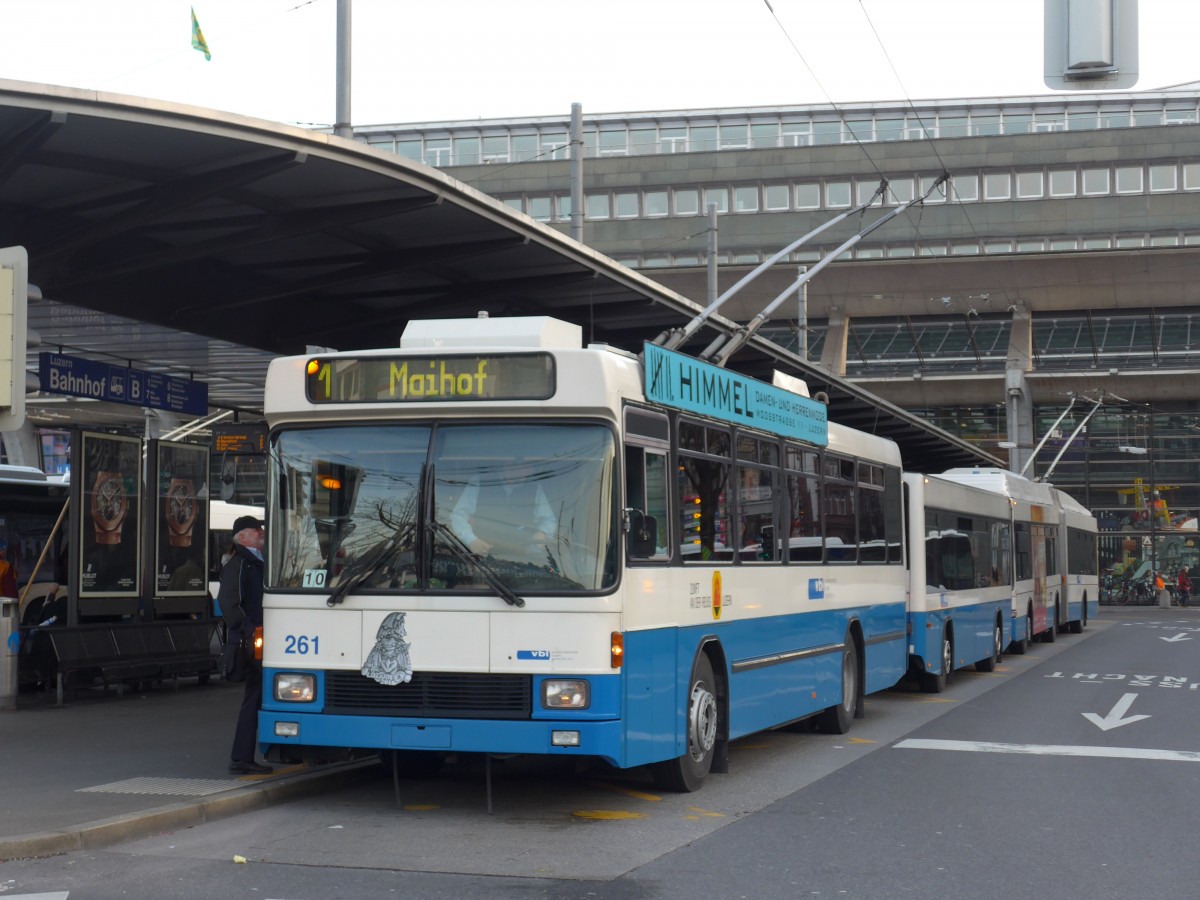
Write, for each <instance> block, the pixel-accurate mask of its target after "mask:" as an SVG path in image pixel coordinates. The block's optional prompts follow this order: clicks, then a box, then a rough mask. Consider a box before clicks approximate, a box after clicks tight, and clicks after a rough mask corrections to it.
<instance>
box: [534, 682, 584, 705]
mask: <svg viewBox="0 0 1200 900" xmlns="http://www.w3.org/2000/svg"><path fill="white" fill-rule="evenodd" d="M590 700H591V698H590V697H589V695H588V683H587V682H586V681H585V680H583V679H582V678H572V679H569V680H568V679H549V678H548V679H546V680H545V681H543V682H542V709H587V708H588V703H589V702H590Z"/></svg>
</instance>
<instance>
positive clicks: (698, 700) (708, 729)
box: [652, 654, 720, 793]
mask: <svg viewBox="0 0 1200 900" xmlns="http://www.w3.org/2000/svg"><path fill="white" fill-rule="evenodd" d="M715 688H716V679H715V678H714V677H713V668H712V663H711V662H710V661H709V659H708V657H707V656H705V655H704V654H701V655H700V658H699V659H697V660H696V665H695V667H694V668H693V669H692V678H691V689H690V690H689V691H688V700H687V709H686V710H685V714H686V723H687V724H686V727H687V748H686V750H685V751H684V753H683V755H681V756H679V757H677V758H675V759H668V760H664V761H663V762H659V763H655V764H654V766H653V769H652V771H653V774H654V783H655V784H656V785H658V787H660V788H662V789H663V790H665V791H675V792H677V793H687V792H690V791H696V790H699V789H700V786H701V785H703V784H704V779H705V778H706V777H708V773H709V770H710V769H711V768H712V764H713V752H714V748H715V747H716V744H717V724H718V719H719V716H720V705H719V704H718V703H717V695H716V689H715Z"/></svg>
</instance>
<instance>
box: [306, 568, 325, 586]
mask: <svg viewBox="0 0 1200 900" xmlns="http://www.w3.org/2000/svg"><path fill="white" fill-rule="evenodd" d="M304 587H306V588H323V587H325V570H324V569H305V570H304Z"/></svg>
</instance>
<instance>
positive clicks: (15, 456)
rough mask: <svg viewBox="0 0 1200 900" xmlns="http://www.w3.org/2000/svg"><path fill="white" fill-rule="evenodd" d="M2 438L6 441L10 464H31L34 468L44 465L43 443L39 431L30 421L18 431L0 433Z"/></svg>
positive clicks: (5, 448)
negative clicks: (38, 434)
mask: <svg viewBox="0 0 1200 900" xmlns="http://www.w3.org/2000/svg"><path fill="white" fill-rule="evenodd" d="M0 440H3V441H4V451H5V453H7V454H8V463H9V465H12V466H30V467H32V468H34V469H40V468H41V467H42V445H41V442H40V441H39V440H38V436H37V431H36V430H35V429H34V427H33V425H31V424H30V423H29V422H26V423H25V424H24V425H22V426H21V427H20V428H19V429H17V430H16V431H6V432H4V433H3V434H0Z"/></svg>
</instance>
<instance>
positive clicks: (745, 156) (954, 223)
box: [356, 85, 1200, 577]
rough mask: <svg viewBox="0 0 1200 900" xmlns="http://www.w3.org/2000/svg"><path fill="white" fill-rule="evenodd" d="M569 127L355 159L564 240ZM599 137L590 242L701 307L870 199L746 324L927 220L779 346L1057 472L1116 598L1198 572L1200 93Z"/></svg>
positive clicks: (782, 311)
mask: <svg viewBox="0 0 1200 900" xmlns="http://www.w3.org/2000/svg"><path fill="white" fill-rule="evenodd" d="M569 118H570V117H569V115H568V114H564V115H562V116H538V117H527V118H515V119H505V120H472V121H461V122H435V123H420V124H403V125H379V126H368V127H360V128H358V129H356V137H357V138H358V139H359V140H363V141H366V142H367V143H368V144H370V145H372V146H374V147H376V148H378V149H380V150H383V151H386V152H392V153H397V154H400V155H402V156H405V157H408V158H411V159H414V160H418V161H422V162H424V163H426V164H429V165H432V166H436V167H439V168H442V169H444V170H446V171H447V172H448V173H449V174H451V175H453V176H454V177H456V178H458V179H459V180H460V181H463V182H465V183H466V184H468V185H470V186H472V187H475V188H477V189H478V190H480V191H483V192H485V193H487V194H490V195H492V196H494V197H496V198H498V199H500V200H502V201H503V202H505V203H507V204H509V205H510V206H512V207H514V208H516V209H518V210H521V211H522V212H524V213H526V214H528V215H529V216H531V217H533V218H535V219H538V220H540V221H542V222H544V223H546V224H547V225H548V226H550V227H552V228H556V229H561V230H563V231H564V232H569V229H570V219H571V174H570V169H571V166H570V163H569V153H570V145H569V138H568V131H569ZM583 122H584V129H583V138H584V153H583V157H584V164H583V202H584V227H583V240H584V242H585V243H586V244H588V245H590V246H591V247H593V248H594V249H596V250H597V251H599V252H602V253H604V254H606V255H608V256H610V257H613V258H614V259H616V260H618V261H620V262H623V263H624V264H626V265H628V266H630V267H633V268H636V269H639V270H642V271H643V272H644V273H645V274H647V275H649V276H650V277H653V278H654V279H656V280H658V281H660V282H662V283H663V284H665V285H666V286H667V287H670V288H672V289H674V290H677V291H679V292H680V293H682V294H684V295H686V296H689V297H691V298H692V299H693V300H695V301H696V302H698V303H700V304H701V305H707V302H708V300H709V299H710V298H711V297H712V296H715V294H714V293H713V292H712V291H713V288H712V286H711V285H710V284H709V282H708V279H707V271H706V262H707V256H708V253H709V248H710V247H715V248H716V249H715V255H716V259H717V262H718V266H719V268H718V273H719V277H718V291H723V290H725V289H726V288H728V287H729V286H730V285H732V284H733V283H734V282H736V281H737V280H738V279H740V278H741V277H742V276H744V275H745V274H746V273H747V272H749V271H750V270H751V269H753V268H754V267H756V266H758V265H759V264H761V263H762V262H764V261H765V260H767V259H769V258H770V257H771V256H773V255H774V254H776V253H777V252H778V251H779V250H780V249H782V248H785V247H787V246H788V245H789V244H791V243H793V242H794V241H796V240H797V239H798V238H799V237H801V236H803V235H806V234H808V233H809V232H811V231H813V230H814V229H816V228H818V227H819V226H821V225H822V224H824V223H826V222H828V221H829V220H830V219H832V218H833V217H835V216H837V215H840V214H842V213H846V212H847V211H851V210H855V209H856V207H858V206H860V205H861V204H865V203H868V202H869V201H872V198H874V200H873V201H872V202H871V205H870V206H868V207H867V208H866V209H864V210H862V211H860V212H853V213H852V214H851V215H850V216H847V217H846V218H845V220H844V221H842V222H840V223H839V224H838V225H835V226H834V227H831V228H829V229H828V230H826V231H824V232H822V233H821V234H820V235H818V236H817V237H815V238H813V239H812V240H810V241H808V242H806V243H804V244H803V245H802V246H800V247H799V248H797V249H796V250H794V251H792V252H790V253H788V254H787V255H786V256H785V257H784V258H782V259H780V260H779V261H778V262H777V263H776V264H775V265H773V266H771V267H770V268H769V270H767V271H766V272H765V273H764V274H763V275H762V276H761V277H759V278H757V279H756V280H755V281H753V282H751V284H750V285H748V286H747V288H746V289H744V290H742V291H741V292H740V293H738V294H737V295H735V296H734V297H733V298H731V300H730V301H729V302H728V303H727V304H726V305H725V306H724V307H722V310H721V311H722V314H724V315H726V316H727V317H729V318H732V319H735V320H738V321H743V322H744V321H748V320H749V319H750V318H752V317H753V316H754V315H755V314H757V313H758V312H759V311H761V310H762V309H763V308H764V307H766V306H767V304H769V303H770V302H771V301H772V300H774V299H775V298H777V297H779V296H780V295H781V294H782V293H784V292H785V291H787V290H788V289H789V287H792V286H793V285H794V284H795V281H796V279H797V277H798V273H799V272H800V271H802V270H803V269H804V268H805V267H811V266H813V265H815V264H816V263H817V262H819V261H820V260H822V259H824V258H825V257H826V256H828V255H830V254H834V253H835V252H837V250H838V249H839V248H840V247H842V245H843V244H844V243H846V242H847V240H848V239H850V238H852V237H854V236H855V235H856V234H857V233H858V232H859V231H860V229H864V228H866V226H868V225H870V224H871V223H873V222H875V221H876V220H878V219H879V218H880V217H881V216H883V215H884V214H886V213H887V212H888V211H890V210H892V209H895V208H896V207H897V206H898V205H900V204H903V203H905V202H907V201H910V200H914V199H917V198H922V197H923V198H924V200H923V202H921V203H920V204H917V205H914V206H912V207H910V208H909V209H907V210H906V211H905V212H904V213H902V214H901V215H899V216H897V217H896V218H894V219H893V220H891V221H889V222H887V223H886V224H884V225H882V226H880V227H878V228H876V229H874V230H872V231H870V232H869V233H868V234H866V235H865V236H864V237H862V238H861V239H860V240H858V241H857V242H856V243H854V245H853V246H851V247H850V248H848V249H846V250H844V251H843V252H841V253H840V255H838V256H837V257H836V261H835V262H832V263H831V264H829V265H828V267H827V268H824V269H823V271H821V272H820V273H819V274H818V275H817V276H816V277H814V278H813V279H812V280H811V281H809V282H808V284H807V286H806V288H805V289H804V290H803V291H802V292H798V293H799V295H800V297H802V298H803V299H802V301H801V300H800V299H795V300H789V301H787V302H785V303H784V304H783V305H781V306H780V308H779V309H778V310H777V311H776V312H775V313H774V314H773V317H772V319H771V321H769V322H768V323H767V325H766V326H765V327H764V328H763V330H762V333H763V334H764V335H767V336H770V337H771V338H772V339H774V340H775V341H777V342H778V343H780V344H783V345H785V346H788V347H789V348H790V349H794V350H797V351H798V352H801V353H804V354H807V356H808V358H809V359H811V360H813V361H814V362H819V364H820V365H822V366H823V367H826V368H827V369H829V370H830V371H833V372H835V373H837V374H841V375H844V376H846V377H848V378H850V379H851V380H854V381H856V382H858V383H860V384H862V385H864V386H866V387H868V388H869V389H871V390H872V391H873V392H875V393H876V394H878V395H879V396H881V397H884V398H886V399H888V400H890V401H892V402H894V403H896V404H898V405H901V406H904V407H905V408H907V409H911V410H917V411H919V412H921V413H923V414H924V415H926V416H928V418H930V419H931V420H933V421H935V422H936V423H937V424H938V425H940V426H941V427H942V428H944V429H945V430H947V431H949V432H952V433H955V434H958V435H960V436H962V437H964V438H966V439H968V440H971V441H975V442H978V443H979V444H980V446H982V447H984V448H985V449H987V450H988V451H990V452H993V453H997V454H1000V455H1003V454H1004V453H1005V452H1007V454H1008V456H1009V459H1010V463H1011V467H1012V468H1014V469H1017V470H1021V469H1025V470H1026V473H1027V474H1034V475H1045V474H1046V473H1047V472H1048V473H1049V480H1052V481H1053V482H1055V483H1056V484H1058V485H1060V486H1062V487H1064V488H1065V489H1067V490H1069V491H1071V492H1072V493H1073V494H1074V495H1075V496H1076V497H1077V498H1078V499H1079V500H1080V501H1081V502H1083V503H1085V504H1086V505H1088V506H1089V507H1090V508H1091V509H1093V510H1094V511H1095V512H1096V514H1097V516H1098V518H1099V520H1100V523H1101V530H1102V532H1103V533H1104V537H1103V538H1102V541H1101V545H1102V551H1101V553H1102V560H1101V561H1102V565H1103V566H1105V567H1107V568H1111V569H1112V571H1113V574H1114V575H1116V576H1118V577H1119V576H1122V575H1124V574H1125V573H1127V572H1138V571H1139V570H1141V569H1144V568H1145V566H1146V564H1147V563H1150V564H1152V565H1153V566H1156V567H1157V568H1159V569H1161V570H1164V571H1168V572H1173V571H1174V570H1176V569H1178V568H1179V567H1180V566H1181V565H1197V564H1200V535H1198V534H1197V532H1196V530H1195V528H1196V519H1197V515H1198V513H1200V85H1182V86H1178V87H1174V88H1169V89H1162V90H1155V91H1130V92H1109V93H1088V94H1066V95H1047V96H1026V97H1001V98H976V99H957V100H938V101H904V102H893V103H872V104H862V103H855V104H845V105H839V106H833V105H810V106H789V107H746V108H740V109H732V108H726V109H699V110H674V111H655V112H638V113H604V114H585V115H584V117H583ZM944 175H948V176H949V178H948V180H946V181H944V182H941V181H940V179H941V178H942V177H943V176H944ZM710 207H712V208H715V213H716V215H715V217H711V216H710V215H709V209H710ZM714 220H715V223H716V224H715V229H714V228H713V227H712V226H711V223H712V222H713V221H714ZM649 336H650V335H648V337H649ZM1155 491H1157V492H1158V495H1157V497H1155Z"/></svg>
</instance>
